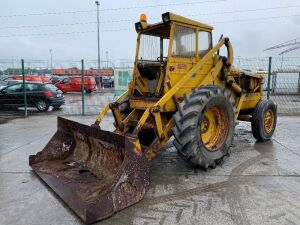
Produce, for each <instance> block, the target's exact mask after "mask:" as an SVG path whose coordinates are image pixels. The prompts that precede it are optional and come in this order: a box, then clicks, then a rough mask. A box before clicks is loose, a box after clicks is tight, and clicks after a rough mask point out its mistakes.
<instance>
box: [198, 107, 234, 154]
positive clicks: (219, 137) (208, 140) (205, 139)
mask: <svg viewBox="0 0 300 225" xmlns="http://www.w3.org/2000/svg"><path fill="white" fill-rule="evenodd" d="M200 127H201V132H200V138H201V140H202V143H203V145H204V146H205V148H206V149H207V150H208V151H216V150H217V149H218V148H219V147H221V146H222V145H223V144H224V143H225V141H226V139H227V135H228V131H229V124H228V115H227V113H226V111H225V110H224V109H223V108H222V107H218V106H213V107H210V108H208V109H207V110H206V112H205V114H204V119H203V120H202V121H201V126H200Z"/></svg>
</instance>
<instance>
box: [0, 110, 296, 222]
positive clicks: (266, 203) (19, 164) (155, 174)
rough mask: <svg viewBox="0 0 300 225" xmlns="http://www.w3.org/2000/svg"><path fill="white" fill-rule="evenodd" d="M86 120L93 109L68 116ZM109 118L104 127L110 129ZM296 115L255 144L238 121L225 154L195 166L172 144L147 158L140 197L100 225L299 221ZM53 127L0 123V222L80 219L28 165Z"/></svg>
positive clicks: (50, 118) (51, 122) (37, 120)
mask: <svg viewBox="0 0 300 225" xmlns="http://www.w3.org/2000/svg"><path fill="white" fill-rule="evenodd" d="M67 118H68V119H72V120H76V121H79V122H82V123H85V124H91V123H92V122H93V121H94V119H95V116H86V117H78V116H76V117H75V116H73V117H72V116H69V117H67ZM112 120H113V119H112V117H108V118H107V119H106V120H105V121H104V124H103V126H102V127H103V128H105V129H108V130H112V129H113V128H112V126H111V123H112ZM299 129H300V117H279V118H278V126H277V130H276V133H275V135H274V138H273V140H272V141H269V142H265V143H257V142H256V141H255V139H254V138H253V137H252V134H251V127H250V124H249V123H246V122H240V123H239V124H238V125H237V127H236V133H235V139H234V142H233V146H232V147H231V149H230V152H231V154H230V157H226V158H225V161H224V163H223V164H222V165H221V166H218V167H217V168H216V169H208V170H207V171H203V170H198V169H193V168H191V167H190V166H188V165H187V164H186V163H185V162H184V161H183V160H182V159H181V158H180V157H179V156H178V155H177V153H176V150H175V149H174V147H172V145H171V144H170V145H169V148H168V149H167V150H166V151H165V152H163V153H161V154H160V155H159V156H158V157H157V158H156V159H155V160H153V161H152V162H151V163H150V170H151V182H150V187H149V188H148V191H147V193H146V196H145V198H144V200H142V201H141V202H139V203H138V204H136V205H134V206H132V207H130V208H127V209H125V210H123V211H121V212H119V213H118V214H116V215H114V216H113V217H111V218H109V219H107V220H104V221H102V222H99V223H97V224H99V225H115V224H116V225H121V224H122V225H127V224H144V225H147V224H157V225H171V224H172V225H173V224H203V225H206V224H207V225H208V224H214V225H227V224H228V225H231V224H232V225H234V224H236V225H256V224H263V225H269V224H270V225H277V224H278V225H298V224H300V164H299V160H300V132H299ZM55 131H56V116H55V115H51V114H48V115H44V116H42V115H41V116H31V117H29V118H27V119H14V120H10V121H7V123H4V124H0V141H1V145H0V224H5V225H19V224H20V225H21V224H22V225H31V224H39V225H46V224H47V225H48V224H51V225H56V224H57V225H61V224H64V225H65V224H66V225H68V224H82V223H81V221H80V220H79V219H78V218H77V217H76V216H75V214H74V213H73V212H72V211H71V210H69V208H68V207H66V205H65V204H63V203H62V202H61V200H60V199H59V198H58V197H57V196H56V195H55V194H54V193H53V192H52V191H51V190H50V189H49V188H47V186H45V184H44V183H43V182H41V181H40V180H39V179H38V178H37V177H36V176H35V175H34V174H33V173H32V171H31V169H30V167H29V166H28V155H30V154H35V153H36V152H37V151H40V150H41V149H42V148H43V147H44V146H45V144H46V143H47V142H48V140H49V139H50V138H51V136H52V135H53V134H54V132H55Z"/></svg>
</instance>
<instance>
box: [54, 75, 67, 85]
mask: <svg viewBox="0 0 300 225" xmlns="http://www.w3.org/2000/svg"><path fill="white" fill-rule="evenodd" d="M64 78H66V77H64V76H52V77H51V83H52V84H56V83H57V82H60V81H61V80H62V79H64Z"/></svg>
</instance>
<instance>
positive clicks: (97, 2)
mask: <svg viewBox="0 0 300 225" xmlns="http://www.w3.org/2000/svg"><path fill="white" fill-rule="evenodd" d="M95 4H96V5H97V31H98V32H97V34H98V73H99V75H98V83H99V87H101V81H100V80H101V79H100V77H99V76H101V72H100V28H99V5H100V3H99V1H95Z"/></svg>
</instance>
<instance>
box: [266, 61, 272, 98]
mask: <svg viewBox="0 0 300 225" xmlns="http://www.w3.org/2000/svg"><path fill="white" fill-rule="evenodd" d="M271 75H272V57H269V69H268V88H267V91H268V92H267V99H269V98H270V87H271Z"/></svg>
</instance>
